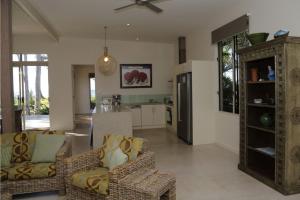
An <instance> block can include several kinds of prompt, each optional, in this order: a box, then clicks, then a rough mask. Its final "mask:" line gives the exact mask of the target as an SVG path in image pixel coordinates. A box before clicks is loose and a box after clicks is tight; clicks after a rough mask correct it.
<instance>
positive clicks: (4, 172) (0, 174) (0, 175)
mask: <svg viewBox="0 0 300 200" xmlns="http://www.w3.org/2000/svg"><path fill="white" fill-rule="evenodd" d="M7 179H8V168H2V169H1V171H0V180H1V181H5V180H7Z"/></svg>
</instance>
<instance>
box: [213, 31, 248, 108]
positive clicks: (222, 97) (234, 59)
mask: <svg viewBox="0 0 300 200" xmlns="http://www.w3.org/2000/svg"><path fill="white" fill-rule="evenodd" d="M246 33H247V32H243V33H239V34H237V35H234V36H232V37H230V38H227V39H225V40H222V41H220V42H219V43H218V61H219V110H220V111H224V112H230V113H239V84H238V82H239V59H238V55H237V51H238V50H239V49H242V48H245V47H247V46H249V43H248V40H247V39H246Z"/></svg>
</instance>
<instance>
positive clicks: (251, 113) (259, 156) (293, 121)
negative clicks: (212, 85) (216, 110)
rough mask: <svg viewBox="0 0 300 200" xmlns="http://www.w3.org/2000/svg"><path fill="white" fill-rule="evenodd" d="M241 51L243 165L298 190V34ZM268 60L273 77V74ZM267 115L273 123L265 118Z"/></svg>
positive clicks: (270, 181)
mask: <svg viewBox="0 0 300 200" xmlns="http://www.w3.org/2000/svg"><path fill="white" fill-rule="evenodd" d="M239 56H240V162H239V169H240V170H242V171H244V172H246V173H247V174H249V175H251V176H253V177H255V178H256V179H258V180H259V181H262V182H264V183H265V184H267V185H269V186H271V187H273V188H274V189H276V190H278V191H280V192H281V193H283V194H294V193H299V192H300V158H299V155H300V103H299V102H300V92H299V91H300V66H299V63H300V38H295V37H285V38H279V39H275V40H272V41H269V42H266V43H263V44H260V45H256V46H253V47H249V48H246V49H242V50H240V52H239ZM268 66H271V67H272V69H273V70H275V74H276V77H275V80H269V77H268V73H269V69H268V68H269V67H268ZM253 74H254V75H253ZM255 74H257V76H255ZM296 87H298V89H297V88H296ZM256 99H262V101H263V102H262V103H260V104H257V103H255V100H256ZM263 116H269V117H270V119H271V120H270V121H271V123H263V122H264V121H263V120H262V119H261V118H262V117H263Z"/></svg>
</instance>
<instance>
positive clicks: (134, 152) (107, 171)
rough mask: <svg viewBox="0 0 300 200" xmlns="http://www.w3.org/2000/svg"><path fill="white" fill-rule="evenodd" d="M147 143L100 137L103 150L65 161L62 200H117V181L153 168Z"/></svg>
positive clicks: (115, 137) (126, 138) (132, 139)
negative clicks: (141, 170)
mask: <svg viewBox="0 0 300 200" xmlns="http://www.w3.org/2000/svg"><path fill="white" fill-rule="evenodd" d="M147 149H148V148H147V141H145V140H143V139H141V138H134V137H128V136H121V135H107V136H104V141H103V146H102V147H101V148H98V149H94V150H91V151H89V152H86V153H83V154H80V155H75V156H72V157H70V158H67V159H66V160H65V164H66V168H65V170H66V177H65V178H66V192H67V193H66V199H69V200H71V199H72V200H74V199H78V200H79V199H85V200H91V199H93V200H94V199H95V200H96V199H110V200H112V199H115V200H117V199H120V198H119V196H118V195H119V193H118V185H119V181H120V180H121V179H122V178H124V177H125V176H127V175H129V174H131V173H133V172H135V171H137V170H138V169H141V168H149V169H154V168H155V160H154V153H152V152H150V151H148V150H147Z"/></svg>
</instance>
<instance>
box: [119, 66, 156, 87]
mask: <svg viewBox="0 0 300 200" xmlns="http://www.w3.org/2000/svg"><path fill="white" fill-rule="evenodd" d="M120 87H121V88H123V89H130V88H152V64H121V65H120Z"/></svg>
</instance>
